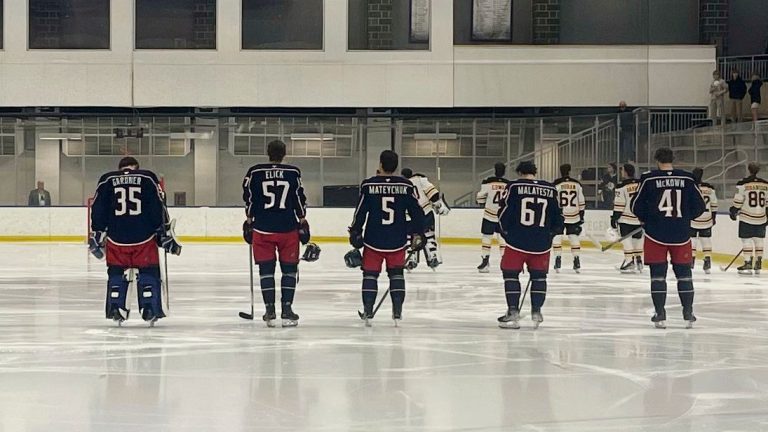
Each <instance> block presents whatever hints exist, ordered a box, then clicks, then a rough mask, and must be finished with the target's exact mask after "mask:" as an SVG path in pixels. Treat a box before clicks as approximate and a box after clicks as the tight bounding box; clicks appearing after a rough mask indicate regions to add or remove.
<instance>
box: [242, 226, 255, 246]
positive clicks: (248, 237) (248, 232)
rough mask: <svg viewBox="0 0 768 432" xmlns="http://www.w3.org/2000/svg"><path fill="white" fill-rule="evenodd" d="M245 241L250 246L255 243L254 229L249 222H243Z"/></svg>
mask: <svg viewBox="0 0 768 432" xmlns="http://www.w3.org/2000/svg"><path fill="white" fill-rule="evenodd" d="M243 240H245V242H246V243H248V244H251V242H253V227H252V226H251V224H250V223H249V222H248V221H245V222H243Z"/></svg>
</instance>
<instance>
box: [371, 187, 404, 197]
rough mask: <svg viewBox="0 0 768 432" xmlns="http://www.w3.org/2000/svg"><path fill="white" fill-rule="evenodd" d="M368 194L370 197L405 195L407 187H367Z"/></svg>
mask: <svg viewBox="0 0 768 432" xmlns="http://www.w3.org/2000/svg"><path fill="white" fill-rule="evenodd" d="M368 193H369V194H372V195H407V194H408V186H403V185H369V186H368Z"/></svg>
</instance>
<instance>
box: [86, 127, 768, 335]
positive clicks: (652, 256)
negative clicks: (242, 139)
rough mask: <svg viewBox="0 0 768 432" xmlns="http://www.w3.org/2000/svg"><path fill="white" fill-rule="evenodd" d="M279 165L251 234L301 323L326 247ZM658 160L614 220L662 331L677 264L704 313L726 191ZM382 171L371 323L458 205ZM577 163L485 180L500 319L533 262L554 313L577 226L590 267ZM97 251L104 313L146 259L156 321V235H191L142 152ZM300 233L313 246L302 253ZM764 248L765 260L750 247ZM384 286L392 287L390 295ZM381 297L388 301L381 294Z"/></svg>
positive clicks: (748, 263) (102, 190) (753, 174)
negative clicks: (182, 230) (500, 289)
mask: <svg viewBox="0 0 768 432" xmlns="http://www.w3.org/2000/svg"><path fill="white" fill-rule="evenodd" d="M267 154H268V156H269V162H268V163H264V164H257V165H255V166H253V167H251V168H250V169H249V170H248V172H247V174H246V176H245V178H244V181H243V200H244V204H245V210H246V220H245V222H244V224H243V237H244V240H245V241H246V242H247V243H248V244H250V245H251V246H250V247H251V253H252V257H253V261H254V262H255V264H256V266H258V272H259V281H260V288H261V295H262V300H263V302H264V308H265V312H264V315H263V317H262V318H263V320H264V321H265V323H266V324H267V326H269V327H274V326H275V325H276V322H277V310H276V305H277V295H276V289H277V284H276V278H275V273H276V270H277V266H278V264H279V266H280V270H281V279H280V302H279V305H280V318H281V320H282V326H283V327H293V326H296V325H297V324H298V321H299V315H297V314H296V313H295V312H294V311H293V302H294V295H295V291H296V285H297V282H298V266H299V262H300V260H302V259H303V260H305V261H316V260H317V259H319V256H320V248H319V247H318V246H317V245H315V244H314V243H312V242H311V234H310V228H309V223H308V222H307V212H306V197H305V195H304V190H303V187H302V182H301V171H300V170H299V169H298V168H297V167H295V166H292V165H288V164H284V163H283V160H284V158H285V155H286V147H285V144H284V143H283V142H281V141H279V140H275V141H272V142H270V143H269V144H268V145H267ZM655 159H656V162H657V165H658V169H656V170H652V171H650V172H647V173H645V174H643V175H642V176H641V178H640V179H639V180H635V179H634V174H635V172H634V171H635V169H634V167H633V166H632V165H630V164H626V165H624V166H623V167H622V175H623V178H624V181H623V182H622V183H621V184H619V185H618V187H617V188H616V200H615V208H614V212H613V215H612V216H611V226H612V229H615V230H616V231H617V232H616V233H615V234H614V236H615V237H619V236H621V241H622V244H623V246H624V254H625V259H624V262H623V264H622V265H621V266H620V268H619V269H620V270H621V271H622V272H635V271H640V270H641V269H642V266H643V257H644V261H645V265H647V266H648V267H649V268H650V275H651V298H652V301H653V305H654V309H655V313H654V315H653V317H652V321H653V322H654V323H655V325H656V327H660V328H664V327H665V321H666V311H665V303H666V294H667V284H666V276H667V270H668V266H669V263H670V262H671V264H672V269H673V271H674V273H675V275H676V277H677V290H678V294H679V297H680V301H681V304H682V312H683V319H684V321H685V323H686V327H688V328H690V327H692V326H693V323H694V322H695V321H696V317H695V316H694V314H693V297H694V290H693V280H692V272H691V269H692V267H693V266H692V264H693V262H694V261H693V257H694V254H693V249H692V246H691V238H694V239H697V240H698V241H699V242H700V243H701V246H702V249H703V251H704V255H705V259H704V268H705V270H706V271H708V270H709V268H710V267H711V250H712V247H711V230H712V226H713V225H714V223H715V214H716V212H715V211H716V209H717V197H716V195H715V192H714V188H713V187H712V186H711V185H709V184H707V183H704V182H702V180H701V170H694V172H693V173H689V172H686V171H683V170H679V169H675V168H674V167H673V153H672V151H671V150H669V149H659V150H658V151H657V152H656V154H655ZM379 162H380V164H379V169H378V171H377V174H376V175H375V176H373V177H370V178H368V179H366V180H364V181H363V182H362V183H361V185H360V198H359V202H358V204H357V207H356V209H355V213H354V217H353V220H352V223H351V225H350V227H349V243H350V244H351V245H352V246H353V250H351V251H350V252H348V253H347V254H346V255H345V257H344V259H345V262H346V264H347V266H348V267H352V268H355V267H361V269H362V276H363V278H362V303H363V311H362V312H360V313H359V315H360V318H361V319H362V320H363V321H364V322H365V325H367V326H370V325H371V321H372V319H373V318H374V316H375V314H376V311H377V310H378V308H379V307H380V306H381V302H379V305H378V306H376V299H377V297H378V280H379V276H380V274H381V272H382V269H386V272H387V276H388V278H389V289H388V290H387V292H388V294H389V297H390V299H391V303H392V314H391V317H392V319H393V320H394V322H395V325H397V324H398V322H399V321H400V320H401V319H402V317H403V304H404V301H405V294H406V287H405V275H404V271H405V270H412V269H413V268H415V267H416V266H417V265H418V262H419V258H418V257H419V255H420V254H421V253H422V251H423V253H424V255H425V257H426V264H427V266H429V267H431V268H435V267H437V266H438V265H440V263H441V258H440V254H439V250H438V245H437V240H436V238H435V212H436V213H437V214H438V215H445V214H448V212H449V211H450V208H449V207H448V205H447V204H446V203H445V201H444V199H443V197H442V195H441V194H440V193H439V192H438V190H437V188H435V187H434V185H432V184H431V183H430V182H429V181H428V179H427V178H426V177H424V176H421V175H419V174H415V175H414V173H413V172H412V171H411V170H409V169H404V170H402V171H401V175H397V174H396V171H397V169H398V163H399V158H398V155H397V154H396V153H395V152H393V151H390V150H387V151H384V152H382V153H381V155H380V161H379ZM570 169H571V167H570V166H569V165H563V166H562V167H561V175H562V176H561V178H559V179H557V180H556V181H555V182H554V183H549V182H547V181H544V180H541V179H538V178H537V168H536V166H535V164H534V163H532V162H528V161H525V162H521V163H520V164H519V165H518V166H517V167H516V174H517V179H516V180H507V179H506V178H505V177H504V175H505V171H506V166H505V164H503V163H498V164H496V166H495V176H493V177H490V178H488V179H486V180H485V181H484V182H483V184H482V185H481V189H480V192H479V193H478V195H477V202H478V203H479V204H481V205H484V216H483V221H482V226H481V231H482V235H483V237H482V262H481V264H480V266H479V267H478V270H479V271H480V272H483V273H485V272H488V269H489V266H490V259H489V255H490V250H491V245H492V241H493V237H494V236H495V235H498V240H499V243H500V247H501V251H502V258H501V265H500V267H501V270H502V273H503V280H504V293H505V297H506V303H507V311H506V313H505V314H504V315H502V316H501V317H499V318H498V323H499V326H500V327H502V328H515V329H516V328H520V323H519V321H520V309H521V307H522V306H521V296H525V294H524V293H523V292H522V289H521V288H522V284H521V280H520V276H521V273H522V272H523V270H524V268H527V270H528V276H529V280H528V285H527V287H526V292H527V291H528V288H530V311H531V319H532V321H533V326H534V328H538V327H539V325H540V324H541V323H542V322H543V320H544V319H543V315H542V312H541V310H542V306H543V305H544V302H545V299H546V293H547V273H548V270H549V267H550V254H551V252H552V251H554V255H555V260H554V269H555V270H556V271H559V270H560V268H561V265H562V257H561V250H562V244H561V239H562V237H563V236H568V240H569V244H570V249H571V252H572V254H573V269H574V270H575V271H577V272H578V271H579V270H580V267H581V265H580V262H579V250H580V243H579V237H580V234H581V233H582V225H583V224H584V210H585V199H584V193H583V190H582V187H581V184H580V183H579V182H578V181H577V180H575V179H573V178H572V177H570ZM749 169H750V176H749V177H747V178H746V179H744V180H743V181H741V182H740V183H739V185H738V191H737V194H736V197H735V198H734V203H733V207H732V208H731V211H730V214H731V217H732V218H737V217H738V218H740V219H741V222H740V227H739V235H740V237H742V239H743V241H744V245H745V246H744V251H743V252H742V253H744V255H745V264H744V265H743V266H742V267H740V268H739V270H740V272H746V271H750V272H751V271H753V270H754V271H756V272H759V270H760V266H761V261H760V256H761V255H762V239H763V238H764V237H765V225H766V197H768V183H767V182H765V181H764V180H762V179H760V178H759V177H757V172H758V170H759V167H758V166H757V165H750V167H749ZM91 228H92V234H91V236H90V237H89V249H90V250H91V253H92V254H93V255H95V256H96V257H98V258H103V257H104V256H106V262H107V273H108V284H107V299H106V318H107V319H111V320H114V321H116V322H117V323H118V324H119V323H122V322H123V321H124V320H126V319H128V316H129V312H130V306H129V305H130V300H129V299H128V291H129V284H130V283H131V282H132V280H131V279H132V276H131V275H130V274H129V275H128V276H127V275H126V271H129V270H130V269H136V270H138V277H137V279H136V287H137V293H138V304H139V313H140V315H141V317H142V319H144V320H145V321H147V322H149V323H150V325H154V323H155V322H156V321H157V320H158V319H160V318H163V317H164V316H165V313H166V308H167V306H166V305H164V302H163V300H164V296H166V297H167V293H164V292H163V288H164V287H167V285H165V283H164V281H163V278H162V276H161V272H160V262H159V253H158V246H159V247H160V248H162V249H163V250H165V251H166V253H170V254H175V255H179V254H180V253H181V245H180V244H179V243H178V242H177V241H176V239H175V235H174V232H173V221H172V220H171V219H170V217H169V215H168V212H167V210H166V207H165V201H164V194H163V191H162V188H161V187H160V184H159V182H158V180H157V177H156V176H155V175H154V174H153V173H152V172H150V171H146V170H141V169H140V168H139V164H138V162H137V161H136V160H135V159H134V158H131V157H126V158H123V159H122V160H121V161H120V164H119V166H118V170H117V171H114V172H110V173H107V174H105V175H104V176H102V177H101V179H100V180H99V183H98V185H97V191H96V196H95V198H94V203H93V209H92V216H91ZM300 244H304V245H306V249H305V252H304V254H303V256H301V254H300ZM753 256H754V259H753V258H752V257H753ZM385 296H386V294H385ZM382 300H383V298H382Z"/></svg>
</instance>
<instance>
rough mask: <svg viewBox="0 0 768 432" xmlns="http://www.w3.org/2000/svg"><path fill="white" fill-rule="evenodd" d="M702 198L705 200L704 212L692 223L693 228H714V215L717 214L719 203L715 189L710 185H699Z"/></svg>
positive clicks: (703, 183) (702, 183)
mask: <svg viewBox="0 0 768 432" xmlns="http://www.w3.org/2000/svg"><path fill="white" fill-rule="evenodd" d="M698 186H699V190H700V191H701V196H702V197H703V198H704V212H703V213H702V214H701V215H699V217H697V218H695V219H694V220H693V221H691V228H695V229H707V228H710V227H712V225H713V224H712V222H713V219H714V217H713V216H714V213H715V212H717V208H718V202H717V193H716V192H715V187H714V186H713V185H711V184H709V183H706V182H701V183H699V185H698Z"/></svg>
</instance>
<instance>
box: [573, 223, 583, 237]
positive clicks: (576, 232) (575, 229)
mask: <svg viewBox="0 0 768 432" xmlns="http://www.w3.org/2000/svg"><path fill="white" fill-rule="evenodd" d="M582 231H584V230H583V229H582V228H581V224H577V225H576V226H575V227H573V233H574V234H576V235H581V232H582Z"/></svg>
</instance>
